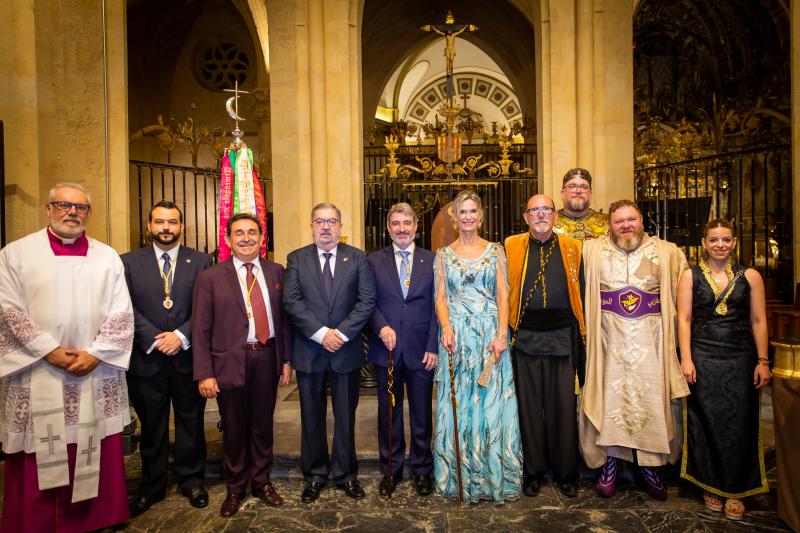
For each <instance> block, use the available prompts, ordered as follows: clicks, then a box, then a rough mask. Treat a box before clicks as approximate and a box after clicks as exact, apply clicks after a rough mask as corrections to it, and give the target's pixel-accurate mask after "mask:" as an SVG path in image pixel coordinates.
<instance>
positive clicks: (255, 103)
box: [248, 87, 270, 122]
mask: <svg viewBox="0 0 800 533" xmlns="http://www.w3.org/2000/svg"><path fill="white" fill-rule="evenodd" d="M248 102H249V104H250V109H251V110H252V111H253V114H254V116H255V118H256V120H257V121H259V122H266V121H268V120H269V117H270V102H269V87H259V88H257V89H254V90H253V91H251V92H250V97H249V98H248Z"/></svg>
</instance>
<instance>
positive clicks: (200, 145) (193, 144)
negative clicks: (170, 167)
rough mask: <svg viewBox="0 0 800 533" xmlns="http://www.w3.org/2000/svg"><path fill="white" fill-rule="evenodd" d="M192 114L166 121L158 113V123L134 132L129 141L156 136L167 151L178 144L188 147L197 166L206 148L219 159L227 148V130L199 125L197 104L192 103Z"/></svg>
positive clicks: (193, 163)
mask: <svg viewBox="0 0 800 533" xmlns="http://www.w3.org/2000/svg"><path fill="white" fill-rule="evenodd" d="M191 109H192V111H191V115H190V116H189V117H188V118H187V119H186V120H183V121H179V120H177V119H175V118H170V119H169V122H168V123H167V124H165V123H164V119H163V117H162V115H158V117H157V121H158V123H157V124H151V125H149V126H145V127H144V128H142V129H140V130H138V131H136V132H134V133H133V134H132V135H131V136H130V137H129V139H128V142H134V141H136V140H138V139H141V138H142V137H155V139H156V142H158V146H159V148H161V149H162V150H164V151H165V152H172V151H173V150H174V149H175V145H176V144H182V145H184V146H186V147H187V149H188V150H189V153H190V154H192V166H195V167H196V166H197V156H198V154H200V152H202V151H203V150H205V149H210V150H211V151H212V152H213V153H214V156H215V157H216V158H217V159H219V158H220V157H221V155H222V152H223V150H224V149H225V139H224V135H225V130H224V129H223V128H221V127H220V126H216V127H213V128H210V127H206V126H197V124H196V123H195V121H194V111H195V109H197V106H196V105H195V104H192V105H191Z"/></svg>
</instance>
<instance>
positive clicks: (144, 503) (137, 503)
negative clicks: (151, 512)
mask: <svg viewBox="0 0 800 533" xmlns="http://www.w3.org/2000/svg"><path fill="white" fill-rule="evenodd" d="M163 499H164V496H159V497H155V496H145V495H144V494H139V495H137V496H136V499H135V500H133V501H132V502H131V504H130V505H129V506H128V508H129V510H130V512H131V518H136V517H137V516H139V515H140V514H142V513H144V512H145V511H147V510H148V509H150V507H152V506H153V504H154V503H157V502H160V501H161V500H163Z"/></svg>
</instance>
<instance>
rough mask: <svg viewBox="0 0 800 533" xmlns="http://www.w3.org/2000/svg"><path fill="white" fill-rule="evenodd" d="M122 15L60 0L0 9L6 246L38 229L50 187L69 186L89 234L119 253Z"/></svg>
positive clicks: (124, 149) (12, 2)
mask: <svg viewBox="0 0 800 533" xmlns="http://www.w3.org/2000/svg"><path fill="white" fill-rule="evenodd" d="M104 6H105V13H104V12H103V7H104ZM125 9H126V7H125V1H124V0H106V1H105V2H100V1H98V2H93V3H91V4H87V5H84V6H82V7H81V9H80V10H77V9H75V5H74V2H68V1H65V0H5V1H3V2H0V20H3V21H4V24H2V25H1V26H0V72H3V73H4V74H3V76H1V77H0V117H2V118H3V120H4V124H5V131H6V162H5V165H6V181H7V185H6V191H5V197H6V201H7V207H8V210H7V218H6V221H7V223H8V233H7V237H8V239H9V240H14V239H18V238H20V237H22V236H24V235H26V234H28V233H30V232H32V231H35V230H37V229H40V228H41V227H42V226H44V224H45V214H44V205H45V203H46V202H47V192H48V191H49V189H50V188H51V187H52V186H53V184H55V183H57V182H59V181H78V182H80V183H82V184H84V185H85V186H86V187H87V188H88V189H89V190H90V192H91V193H92V200H93V201H92V204H93V214H92V219H91V223H90V225H89V234H90V235H91V236H92V237H94V238H96V239H99V240H101V241H104V242H108V243H110V244H111V245H113V246H115V247H116V248H117V249H118V250H120V251H125V250H127V249H128V242H129V237H128V235H129V231H130V230H129V228H128V218H129V215H128V207H127V206H128V163H127V161H128V142H127V138H128V131H127V130H128V127H127V89H126V86H127V82H126V62H125V46H126V42H125ZM110 205H114V206H115V207H114V212H113V216H109V214H108V210H107V206H110Z"/></svg>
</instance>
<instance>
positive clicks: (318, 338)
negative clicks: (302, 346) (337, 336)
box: [311, 326, 329, 344]
mask: <svg viewBox="0 0 800 533" xmlns="http://www.w3.org/2000/svg"><path fill="white" fill-rule="evenodd" d="M328 329H329V328H327V327H325V326H322V327H321V328H319V329H318V330H317V332H316V333H314V334H313V335H311V340H312V341H314V342H316V343H317V344H322V339H324V338H325V335H327V333H328Z"/></svg>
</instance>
